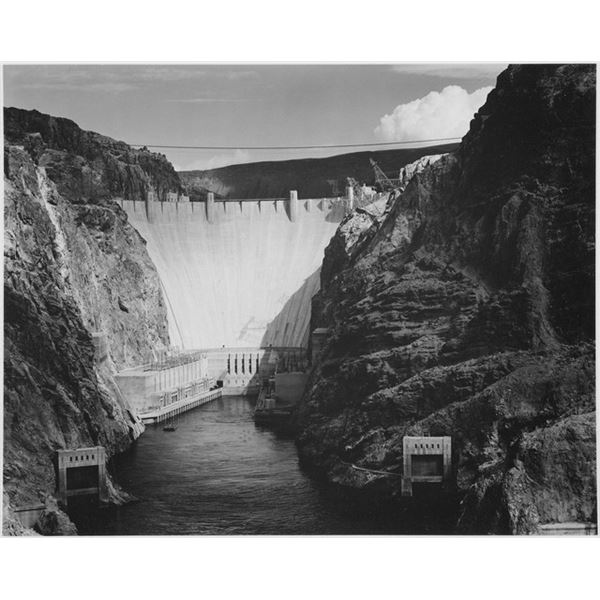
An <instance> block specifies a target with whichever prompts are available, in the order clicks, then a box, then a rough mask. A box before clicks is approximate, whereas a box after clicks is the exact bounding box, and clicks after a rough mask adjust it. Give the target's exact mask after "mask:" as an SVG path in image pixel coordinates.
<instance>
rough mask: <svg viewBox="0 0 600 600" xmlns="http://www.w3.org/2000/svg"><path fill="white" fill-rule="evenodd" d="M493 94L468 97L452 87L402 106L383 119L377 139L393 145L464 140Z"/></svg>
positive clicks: (485, 89) (477, 93) (487, 89)
mask: <svg viewBox="0 0 600 600" xmlns="http://www.w3.org/2000/svg"><path fill="white" fill-rule="evenodd" d="M491 90H492V88H491V87H483V88H480V89H478V90H476V91H474V92H473V93H471V94H469V93H468V92H467V91H466V90H464V89H463V88H462V87H460V86H458V85H449V86H447V87H445V88H444V89H443V90H442V91H441V92H430V93H429V94H427V95H426V96H423V98H419V99H418V100H413V101H412V102H407V103H406V104H399V105H398V106H396V108H395V109H394V110H393V111H392V113H391V114H389V115H384V116H383V117H381V119H380V120H379V125H378V126H377V127H376V128H375V135H376V136H377V138H378V139H380V140H383V141H390V142H391V141H408V140H426V139H433V138H450V137H457V138H458V137H462V136H463V135H464V134H465V133H466V132H467V131H468V129H469V122H470V121H471V119H472V118H473V115H474V114H475V113H476V112H477V110H478V109H479V108H480V107H481V106H482V105H483V103H484V102H485V99H486V98H487V95H488V94H489V92H490V91H491Z"/></svg>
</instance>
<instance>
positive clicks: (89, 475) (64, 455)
mask: <svg viewBox="0 0 600 600" xmlns="http://www.w3.org/2000/svg"><path fill="white" fill-rule="evenodd" d="M57 463H58V464H57V471H58V486H57V487H58V497H59V500H60V501H61V502H62V503H63V505H64V506H66V505H67V503H68V500H69V498H70V497H72V496H87V495H97V496H98V499H99V500H100V501H101V502H105V501H107V500H108V493H107V487H106V451H105V449H104V448H103V447H102V446H93V447H91V448H78V449H77V450H58V452H57Z"/></svg>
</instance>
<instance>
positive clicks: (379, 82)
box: [3, 63, 506, 170]
mask: <svg viewBox="0 0 600 600" xmlns="http://www.w3.org/2000/svg"><path fill="white" fill-rule="evenodd" d="M505 68H506V65H503V64H492V63H482V64H474V63H473V64H471V63H469V64H449V63H443V64H431V63H429V64H381V65H376V64H369V65H365V64H359V65H348V64H341V65H339V64H338V65H325V64H313V65H302V64H273V65H265V64H235V65H234V64H222V65H206V64H197V65H185V64H184V65H172V64H159V65H139V64H137V65H123V64H111V65H90V64H87V65H85V64H84V65H64V64H62V65H57V64H54V65H18V64H15V65H6V66H4V73H3V75H4V106H16V107H19V108H26V109H37V110H39V111H41V112H44V113H48V114H51V115H54V116H61V117H67V118H69V119H72V120H73V121H75V122H76V123H77V124H78V125H79V126H80V127H82V128H83V129H88V130H92V131H97V132H98V133H102V134H104V135H108V136H110V137H113V138H116V139H118V140H122V141H124V142H127V143H129V144H140V145H148V146H150V145H152V144H161V145H185V146H194V145H196V146H231V147H233V149H231V150H175V149H156V151H158V152H162V153H164V154H166V156H167V158H169V160H170V161H171V162H172V163H173V164H174V166H175V168H176V169H177V170H189V169H208V168H215V167H219V166H223V165H226V164H235V163H241V162H254V161H259V160H287V159H292V158H303V157H321V156H332V155H334V154H342V153H345V152H352V151H360V150H367V149H369V147H365V148H344V149H331V148H329V149H310V150H306V149H305V150H254V149H251V150H246V149H243V147H244V146H302V145H319V144H322V145H330V144H373V143H377V142H397V141H403V140H422V139H430V138H446V137H462V135H464V134H465V133H466V132H467V130H468V125H469V121H470V120H471V118H472V116H473V114H474V113H475V112H476V111H477V109H478V108H479V106H481V105H482V104H483V103H484V102H485V98H486V97H487V94H488V93H489V91H490V90H491V89H492V88H493V86H494V85H495V81H496V77H497V76H498V74H499V73H500V72H501V71H502V70H504V69H505ZM422 145H424V144H413V145H412V146H413V147H414V146H422ZM388 147H394V146H388ZM398 147H401V146H398ZM409 147H410V146H409ZM151 149H152V148H151Z"/></svg>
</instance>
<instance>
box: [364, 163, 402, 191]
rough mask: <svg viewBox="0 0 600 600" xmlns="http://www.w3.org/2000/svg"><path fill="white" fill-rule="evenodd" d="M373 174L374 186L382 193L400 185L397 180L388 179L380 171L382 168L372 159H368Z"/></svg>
mask: <svg viewBox="0 0 600 600" xmlns="http://www.w3.org/2000/svg"><path fill="white" fill-rule="evenodd" d="M369 162H370V163H371V166H372V167H373V172H374V173H375V185H376V186H377V187H378V188H379V189H380V191H382V192H391V191H392V190H395V189H396V188H397V187H398V186H399V185H400V180H399V179H390V178H389V177H388V176H387V175H386V174H385V173H384V172H383V170H382V168H381V167H380V166H379V165H378V164H377V163H376V162H375V161H374V160H373V159H372V158H370V159H369Z"/></svg>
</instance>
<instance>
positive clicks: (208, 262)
mask: <svg viewBox="0 0 600 600" xmlns="http://www.w3.org/2000/svg"><path fill="white" fill-rule="evenodd" d="M121 205H122V207H123V209H124V210H125V211H126V213H127V215H128V217H129V220H130V222H131V224H132V225H133V226H134V227H135V228H136V229H137V231H138V232H139V233H140V234H141V235H142V237H143V238H144V239H145V240H146V242H147V248H148V253H149V254H150V257H151V258H152V260H153V262H154V264H155V265H156V268H157V270H158V273H159V276H160V279H161V282H162V286H163V292H164V294H165V297H166V302H167V307H168V319H169V334H170V337H171V341H172V343H173V344H174V345H177V346H180V347H181V348H210V347H222V346H227V347H241V346H248V347H250V346H251V347H266V346H268V345H269V344H272V345H273V346H279V347H283V346H287V347H298V346H304V347H307V345H308V333H309V325H310V302H311V299H312V297H313V295H314V294H315V293H316V292H317V291H318V289H319V284H320V280H319V268H320V265H321V262H322V260H323V253H324V250H325V247H326V246H327V245H328V244H329V241H330V240H331V238H332V236H333V234H334V233H335V231H336V229H337V226H338V224H339V223H340V222H341V220H342V219H343V217H344V215H345V214H346V212H347V211H348V210H349V208H350V205H349V200H348V199H346V198H322V199H310V200H306V199H300V198H298V195H297V193H295V192H291V193H290V197H289V198H284V199H275V200H267V199H265V200H222V199H215V198H214V195H212V194H209V196H208V199H207V201H206V202H156V201H148V202H134V201H130V200H123V201H121Z"/></svg>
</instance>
